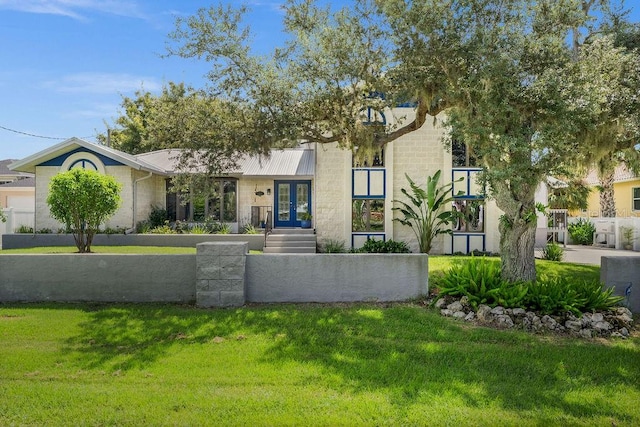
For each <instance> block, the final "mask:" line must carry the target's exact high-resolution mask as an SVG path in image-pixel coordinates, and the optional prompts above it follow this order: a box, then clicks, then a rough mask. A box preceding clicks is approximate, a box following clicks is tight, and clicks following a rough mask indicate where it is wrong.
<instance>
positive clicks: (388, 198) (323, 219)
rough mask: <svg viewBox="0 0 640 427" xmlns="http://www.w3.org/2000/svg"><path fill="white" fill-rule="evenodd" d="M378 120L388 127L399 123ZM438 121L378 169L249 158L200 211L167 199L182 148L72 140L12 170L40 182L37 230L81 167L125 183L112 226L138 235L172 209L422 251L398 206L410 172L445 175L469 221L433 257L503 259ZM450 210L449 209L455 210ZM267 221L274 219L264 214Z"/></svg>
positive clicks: (495, 214)
mask: <svg viewBox="0 0 640 427" xmlns="http://www.w3.org/2000/svg"><path fill="white" fill-rule="evenodd" d="M394 114H395V115H396V116H403V117H405V118H406V120H411V119H412V115H413V109H411V108H401V109H398V110H397V111H396V110H394ZM388 116H389V118H387V117H385V116H382V117H383V120H385V121H387V120H389V121H391V120H394V117H393V115H392V114H391V113H389V114H388ZM439 123H440V121H438V120H429V121H427V123H425V124H424V125H423V126H422V128H420V129H419V130H417V131H414V132H411V133H409V134H407V135H405V136H403V137H401V138H399V139H397V140H395V141H393V142H391V143H389V144H387V145H386V146H385V148H384V152H383V153H382V156H378V157H377V158H376V159H375V162H374V164H373V165H359V164H357V163H355V162H354V160H353V156H352V153H351V151H349V150H344V149H341V148H340V147H338V146H337V144H324V145H323V144H310V143H309V144H301V146H300V147H299V148H294V149H285V150H273V151H272V153H271V156H270V157H269V158H258V157H250V156H247V157H246V158H244V159H243V160H242V161H240V162H239V165H238V168H237V169H238V170H237V171H229V172H228V173H227V174H225V175H224V176H220V177H215V178H213V179H215V180H216V181H217V184H216V185H217V188H218V189H220V190H221V191H219V193H218V196H216V197H215V198H213V199H210V200H207V201H206V202H204V205H202V203H196V201H195V199H188V200H189V203H187V204H186V205H184V204H181V203H179V202H178V200H177V195H176V194H175V193H173V192H171V191H168V190H169V189H170V187H171V177H173V176H175V174H176V164H177V159H176V157H177V155H178V154H179V151H177V150H161V151H155V152H151V153H145V154H140V155H135V156H134V155H130V154H127V153H123V152H121V151H118V150H115V149H112V148H109V147H105V146H102V145H96V144H92V143H89V142H87V141H84V140H81V139H77V138H72V139H69V140H67V141H64V142H62V143H60V144H58V145H55V146H53V147H50V148H48V149H46V150H43V151H41V152H39V153H36V154H34V155H32V156H29V157H27V158H25V159H22V160H20V161H17V162H15V163H13V164H12V165H11V168H12V169H13V170H16V171H21V172H26V173H33V174H35V175H36V227H35V228H36V229H42V228H51V229H53V230H56V229H58V228H59V227H61V225H60V224H59V223H58V222H57V221H55V220H54V219H52V218H51V217H50V214H49V209H48V206H47V203H46V198H47V191H48V184H49V180H50V178H51V177H52V176H53V175H55V174H57V173H59V172H63V171H66V170H69V169H72V168H75V167H84V168H91V169H95V170H97V171H99V172H101V173H106V174H109V175H112V176H114V177H115V178H116V179H117V180H118V181H119V182H120V183H121V184H122V185H123V188H122V193H121V196H122V199H123V204H122V206H121V207H120V209H119V210H118V211H117V212H116V214H115V215H114V216H113V217H112V218H111V219H110V220H109V222H108V224H106V225H107V226H108V227H112V228H115V227H124V228H127V229H129V228H133V227H135V225H136V224H137V223H138V222H139V221H142V220H145V219H147V218H148V215H149V213H150V212H151V209H152V206H160V207H163V208H166V209H167V211H168V212H169V214H170V216H171V217H172V218H174V219H180V220H189V219H197V217H198V216H200V215H203V216H212V217H214V218H215V219H217V220H219V221H222V222H225V223H229V224H230V225H231V226H232V229H233V230H234V231H237V230H239V229H241V227H242V226H243V225H244V224H246V223H252V224H254V225H256V226H258V227H259V226H261V225H263V222H265V221H266V220H267V219H268V218H269V217H271V218H272V223H271V225H272V226H273V227H274V228H275V229H288V228H297V227H300V226H301V215H302V213H303V212H307V211H308V212H310V213H312V214H313V227H314V228H315V231H316V234H317V237H318V241H319V243H320V244H322V243H323V242H325V241H327V240H329V239H332V240H339V241H344V242H345V243H346V244H347V247H360V246H361V245H362V244H363V243H364V242H365V241H366V239H367V238H377V239H386V240H388V239H393V240H402V241H406V242H407V243H409V245H410V246H411V248H412V250H414V251H417V249H418V245H417V241H416V238H415V236H414V234H413V231H412V230H411V229H410V228H408V227H405V226H402V225H401V224H399V223H398V222H395V221H393V218H394V216H397V215H398V214H397V213H396V212H394V211H392V207H393V206H394V203H393V200H395V199H400V198H402V197H403V195H402V193H401V189H402V188H408V187H409V186H408V182H407V180H406V177H405V174H408V175H409V176H410V177H411V178H412V179H413V180H414V181H415V182H416V183H418V184H419V185H422V186H424V185H425V184H426V178H427V176H428V175H433V174H434V173H435V172H436V171H437V170H442V171H443V176H444V177H445V179H446V180H447V181H449V180H456V179H458V178H460V177H461V178H463V179H464V181H463V182H459V183H456V185H455V188H454V193H458V191H459V190H461V191H462V193H463V194H462V195H461V196H459V197H457V199H456V202H455V204H454V206H455V208H456V209H458V210H461V211H462V212H463V213H464V214H465V219H464V220H461V221H459V222H458V223H457V224H455V225H454V226H453V227H454V234H453V236H442V237H440V238H439V239H437V240H436V241H435V242H434V249H433V253H451V252H464V253H467V252H470V251H473V250H481V251H485V250H486V251H498V245H499V233H498V218H499V216H500V214H501V212H500V211H499V210H498V209H497V208H496V206H495V203H494V202H491V201H485V200H484V196H483V191H482V189H481V188H479V187H478V186H477V185H476V183H475V175H476V174H477V173H478V172H479V169H478V168H476V167H474V166H475V165H474V164H473V159H470V158H469V156H468V155H466V150H465V147H464V145H463V144H457V145H454V147H453V149H452V150H446V149H445V148H444V146H443V143H442V137H443V136H444V135H445V130H444V129H443V128H442V127H441V126H440V125H439ZM454 206H452V208H454ZM268 213H270V214H268Z"/></svg>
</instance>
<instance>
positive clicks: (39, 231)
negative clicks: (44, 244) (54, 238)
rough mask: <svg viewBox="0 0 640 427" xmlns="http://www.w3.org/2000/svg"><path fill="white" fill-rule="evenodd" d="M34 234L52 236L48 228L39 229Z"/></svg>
mask: <svg viewBox="0 0 640 427" xmlns="http://www.w3.org/2000/svg"><path fill="white" fill-rule="evenodd" d="M36 233H38V234H52V233H53V230H51V229H50V228H41V229H40V230H36Z"/></svg>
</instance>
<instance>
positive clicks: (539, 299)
mask: <svg viewBox="0 0 640 427" xmlns="http://www.w3.org/2000/svg"><path fill="white" fill-rule="evenodd" d="M585 303H586V299H585V298H583V297H582V296H581V295H580V294H579V293H578V292H577V290H576V289H575V287H574V286H572V284H571V283H570V282H569V281H568V280H567V279H565V278H564V277H541V278H539V279H538V280H537V281H536V282H534V283H530V284H529V292H528V294H527V304H526V305H527V308H529V309H531V310H535V311H539V312H541V313H543V314H560V313H565V312H571V313H573V314H575V315H580V314H581V313H582V309H583V307H584V306H585Z"/></svg>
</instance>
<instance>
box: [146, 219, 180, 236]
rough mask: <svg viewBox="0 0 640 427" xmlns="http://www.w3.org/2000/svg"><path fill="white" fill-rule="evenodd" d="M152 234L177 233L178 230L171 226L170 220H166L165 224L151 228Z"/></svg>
mask: <svg viewBox="0 0 640 427" xmlns="http://www.w3.org/2000/svg"><path fill="white" fill-rule="evenodd" d="M149 233H151V234H177V231H176V230H174V229H173V228H171V226H170V225H169V221H165V222H164V224H163V225H160V226H158V227H154V228H152V229H150V230H149Z"/></svg>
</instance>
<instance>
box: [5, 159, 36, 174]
mask: <svg viewBox="0 0 640 427" xmlns="http://www.w3.org/2000/svg"><path fill="white" fill-rule="evenodd" d="M16 161H17V160H15V159H5V160H0V175H2V176H13V177H16V178H18V177H21V176H32V174H30V173H24V172H17V171H13V170H11V169H9V165H10V164H12V163H15V162H16Z"/></svg>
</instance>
